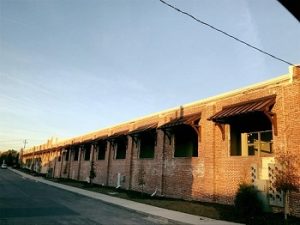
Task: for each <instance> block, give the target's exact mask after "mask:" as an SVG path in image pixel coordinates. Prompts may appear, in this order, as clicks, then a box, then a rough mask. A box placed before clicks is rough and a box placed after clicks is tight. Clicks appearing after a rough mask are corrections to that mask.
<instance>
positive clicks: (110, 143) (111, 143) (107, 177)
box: [106, 141, 113, 186]
mask: <svg viewBox="0 0 300 225" xmlns="http://www.w3.org/2000/svg"><path fill="white" fill-rule="evenodd" d="M108 144H109V148H108V157H107V170H106V186H109V185H108V182H109V169H110V159H111V148H112V146H113V142H112V141H108Z"/></svg>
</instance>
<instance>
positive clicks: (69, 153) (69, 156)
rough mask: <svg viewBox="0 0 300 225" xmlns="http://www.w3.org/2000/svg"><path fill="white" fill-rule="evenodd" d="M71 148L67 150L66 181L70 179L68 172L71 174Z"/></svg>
mask: <svg viewBox="0 0 300 225" xmlns="http://www.w3.org/2000/svg"><path fill="white" fill-rule="evenodd" d="M71 148H72V147H70V148H69V150H68V159H69V160H68V179H69V178H70V172H71V165H72V160H71V152H72V149H71Z"/></svg>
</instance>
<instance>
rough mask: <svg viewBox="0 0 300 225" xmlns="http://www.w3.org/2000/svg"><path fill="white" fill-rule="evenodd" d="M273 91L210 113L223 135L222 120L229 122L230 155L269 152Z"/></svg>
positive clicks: (264, 154)
mask: <svg viewBox="0 0 300 225" xmlns="http://www.w3.org/2000/svg"><path fill="white" fill-rule="evenodd" d="M275 103H276V95H270V96H266V97H263V98H258V99H254V100H250V101H245V102H241V103H237V104H233V105H229V106H225V107H223V109H222V110H221V111H219V112H217V113H216V114H215V115H213V116H211V117H210V118H209V119H208V120H211V121H213V122H215V123H216V125H217V126H218V127H219V128H220V130H221V132H222V137H223V139H224V137H225V128H224V125H225V124H229V125H230V133H229V139H230V155H232V156H249V155H259V156H269V155H270V154H272V141H273V137H272V135H273V132H272V131H274V133H275V134H276V130H277V129H276V117H275V114H274V113H273V112H272V108H273V106H274V104H275Z"/></svg>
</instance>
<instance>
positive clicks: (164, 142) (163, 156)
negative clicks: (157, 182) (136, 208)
mask: <svg viewBox="0 0 300 225" xmlns="http://www.w3.org/2000/svg"><path fill="white" fill-rule="evenodd" d="M163 133H164V134H163V148H162V161H161V190H160V195H163V194H164V176H165V175H164V167H165V144H166V141H165V140H166V134H165V131H163Z"/></svg>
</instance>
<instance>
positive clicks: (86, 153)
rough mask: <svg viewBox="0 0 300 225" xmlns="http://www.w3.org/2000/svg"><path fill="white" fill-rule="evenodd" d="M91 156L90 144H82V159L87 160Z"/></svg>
mask: <svg viewBox="0 0 300 225" xmlns="http://www.w3.org/2000/svg"><path fill="white" fill-rule="evenodd" d="M90 157H91V145H90V144H87V145H85V146H84V160H85V161H88V160H90Z"/></svg>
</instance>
